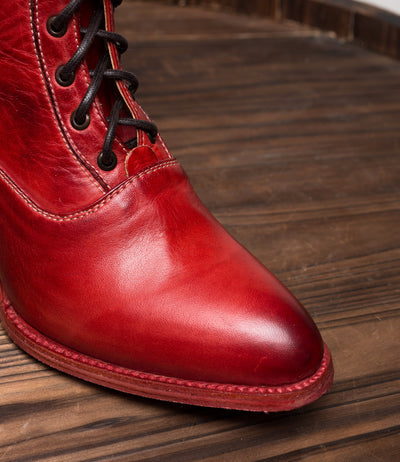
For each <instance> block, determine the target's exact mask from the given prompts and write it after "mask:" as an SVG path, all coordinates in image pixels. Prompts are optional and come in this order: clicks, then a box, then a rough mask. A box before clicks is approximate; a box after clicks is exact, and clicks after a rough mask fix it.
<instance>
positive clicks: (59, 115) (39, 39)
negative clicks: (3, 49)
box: [35, 0, 110, 193]
mask: <svg viewBox="0 0 400 462" xmlns="http://www.w3.org/2000/svg"><path fill="white" fill-rule="evenodd" d="M35 9H36V28H37V38H38V45H39V53H40V57H41V61H42V63H43V68H44V71H45V73H46V77H47V81H48V88H49V89H50V91H51V94H52V96H53V104H54V107H55V110H56V111H57V113H58V119H59V120H58V121H59V123H60V124H61V126H62V127H63V130H64V134H65V137H66V138H67V139H68V142H69V143H70V145H71V146H72V148H73V149H74V150H75V151H76V153H79V157H80V158H81V159H82V160H83V161H84V162H85V164H86V165H87V166H88V165H90V168H92V169H93V170H94V171H95V172H96V175H98V177H99V178H100V179H101V181H102V182H103V183H104V184H105V185H106V187H107V188H108V189H110V186H109V185H108V184H107V183H106V181H104V179H103V177H102V176H101V175H100V173H99V172H98V171H97V169H96V167H94V166H93V165H92V164H91V163H90V162H89V161H88V160H87V159H86V157H85V156H84V155H82V153H81V151H80V150H79V149H78V147H77V146H76V145H75V143H74V141H73V139H72V138H71V136H70V134H69V132H68V129H67V127H66V126H65V124H64V122H63V120H62V117H61V113H60V108H59V107H58V104H57V99H56V96H55V92H54V89H53V86H52V83H51V77H50V73H49V70H48V68H47V64H46V61H45V57H44V54H43V50H42V39H41V35H40V21H39V8H38V6H37V0H35ZM73 157H75V158H76V160H77V162H79V159H78V158H77V155H74V156H73ZM87 166H86V170H87V171H88V167H87ZM83 168H84V167H83ZM88 173H89V172H88ZM92 178H93V175H92ZM92 181H95V178H93V180H92ZM98 187H99V189H100V190H101V192H103V193H104V188H102V187H101V185H100V184H98Z"/></svg>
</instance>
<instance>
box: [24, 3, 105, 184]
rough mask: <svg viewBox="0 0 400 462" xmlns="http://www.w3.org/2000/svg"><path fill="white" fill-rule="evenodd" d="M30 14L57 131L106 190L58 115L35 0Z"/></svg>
mask: <svg viewBox="0 0 400 462" xmlns="http://www.w3.org/2000/svg"><path fill="white" fill-rule="evenodd" d="M30 14H31V31H32V38H33V45H34V49H35V54H36V57H37V60H38V63H39V68H40V70H41V77H42V81H43V83H44V85H45V89H46V91H45V93H46V95H47V97H48V100H49V102H50V106H51V107H52V109H53V112H52V116H53V119H54V121H55V123H56V126H57V128H58V131H59V132H60V134H61V136H62V138H63V139H64V142H65V144H66V146H67V148H68V150H69V151H70V152H71V154H72V155H73V158H74V159H75V160H76V161H77V162H78V164H79V165H80V166H81V168H82V170H83V171H84V172H85V174H86V175H87V176H88V177H89V178H90V181H91V182H92V183H93V184H94V185H96V187H97V188H98V189H100V191H101V192H102V193H104V192H108V191H110V189H111V187H110V186H109V185H108V184H107V183H106V181H105V180H104V179H103V178H102V176H101V175H100V173H99V172H98V171H97V170H96V168H95V167H93V166H92V165H91V164H90V162H89V161H88V160H87V159H86V158H85V157H84V156H83V155H82V154H81V153H80V151H79V149H78V148H77V146H76V145H75V143H74V141H73V140H72V138H71V136H70V135H69V133H68V129H67V127H66V126H65V125H64V122H63V121H62V118H61V116H60V113H59V112H60V111H59V108H58V104H57V102H56V97H55V93H54V89H53V87H52V84H51V79H50V74H49V71H48V69H47V65H46V62H45V59H44V54H43V50H42V41H41V35H40V29H39V26H40V21H39V8H38V4H37V0H31V12H30ZM35 19H36V21H35ZM78 153H79V154H78Z"/></svg>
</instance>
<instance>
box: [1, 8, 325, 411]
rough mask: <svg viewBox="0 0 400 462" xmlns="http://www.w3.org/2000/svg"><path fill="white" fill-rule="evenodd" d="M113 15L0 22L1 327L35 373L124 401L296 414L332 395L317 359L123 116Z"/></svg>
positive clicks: (281, 302)
mask: <svg viewBox="0 0 400 462" xmlns="http://www.w3.org/2000/svg"><path fill="white" fill-rule="evenodd" d="M119 3H121V1H120V0H119V1H118V0H112V1H111V0H104V1H101V0H70V1H69V0H19V1H18V2H5V3H4V4H3V5H2V7H1V10H0V23H1V28H0V42H1V44H2V46H1V51H0V70H1V72H0V109H1V114H2V117H1V121H0V138H1V140H2V142H1V146H0V210H1V213H0V281H1V310H0V311H1V319H2V323H3V326H4V328H5V329H6V330H7V332H8V334H9V335H10V337H11V338H12V339H13V340H14V342H15V343H16V344H17V345H19V346H20V347H21V348H22V349H24V350H25V351H27V352H28V353H30V354H31V355H32V356H34V357H35V358H37V359H39V360H40V361H43V362H44V363H46V364H49V365H50V366H53V367H55V368H57V369H59V370H61V371H64V372H67V373H69V374H72V375H74V376H77V377H80V378H82V379H85V380H88V381H90V382H94V383H97V384H101V385H104V386H108V387H111V388H115V389H118V390H122V391H125V392H128V393H134V394H138V395H142V396H147V397H152V398H158V399H164V400H170V401H177V402H181V403H189V404H196V405H203V406H213V407H224V408H234V409H245V410H255V411H278V410H287V409H292V408H296V407H299V406H302V405H304V404H307V403H310V402H312V401H313V400H315V399H316V398H318V397H319V396H320V395H322V394H323V393H325V392H326V391H327V389H328V388H329V386H330V384H331V381H332V376H333V369H332V362H331V358H330V355H329V351H328V349H327V348H326V346H324V344H323V342H322V340H321V337H320V334H319V332H318V330H317V328H316V326H315V324H314V323H313V321H312V320H311V318H310V316H309V315H308V314H307V313H306V311H305V310H304V308H303V307H302V306H301V305H300V303H299V302H298V301H297V300H296V298H295V297H294V296H293V295H292V294H291V293H290V292H289V291H288V290H287V289H286V288H285V287H284V286H283V285H282V284H281V283H280V282H279V281H278V280H277V279H276V278H275V277H274V276H273V275H272V274H271V273H270V272H269V271H268V270H267V269H266V268H265V267H264V266H263V265H262V264H261V263H259V262H258V261H257V260H256V259H255V258H254V257H253V256H252V255H250V254H249V253H248V252H247V251H246V250H245V249H244V248H243V247H242V246H241V245H240V244H238V243H237V242H236V241H235V240H234V239H233V238H232V237H231V236H230V235H229V234H227V232H226V231H225V230H224V229H223V228H222V227H221V226H220V224H219V223H218V222H217V221H216V220H215V219H214V218H213V217H212V216H211V215H210V213H209V212H208V211H207V210H206V209H205V207H204V206H203V205H202V204H201V202H200V201H199V199H198V198H197V196H196V194H195V193H194V191H193V189H192V188H191V186H190V183H189V181H188V179H187V177H186V175H185V173H184V172H183V170H182V168H181V167H180V166H179V163H178V162H177V161H176V160H175V159H174V158H173V157H172V156H171V155H170V153H169V152H168V150H167V148H166V147H165V145H164V143H163V141H162V139H161V137H160V136H159V134H158V130H157V127H156V126H155V125H154V124H153V123H152V122H151V121H150V120H149V119H148V117H147V116H146V114H145V113H144V112H143V110H142V109H141V107H140V106H139V105H138V104H137V103H136V102H135V100H134V98H133V96H132V95H133V94H134V93H135V90H136V88H137V81H136V78H135V77H134V75H132V74H130V73H128V72H126V71H123V70H121V69H120V65H119V56H120V54H121V53H122V52H123V51H124V50H125V49H126V46H127V44H126V41H125V39H124V38H123V37H122V36H120V35H118V34H117V33H115V32H114V28H113V27H114V26H113V10H114V8H115V7H116V6H118V4H119Z"/></svg>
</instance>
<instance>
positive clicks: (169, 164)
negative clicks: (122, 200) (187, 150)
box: [0, 159, 179, 222]
mask: <svg viewBox="0 0 400 462" xmlns="http://www.w3.org/2000/svg"><path fill="white" fill-rule="evenodd" d="M176 165H179V163H178V161H177V160H176V159H173V160H166V161H164V162H162V163H159V164H157V165H154V166H152V167H150V168H147V169H145V170H143V171H142V172H140V173H138V174H136V175H134V176H132V177H131V178H129V180H126V181H125V182H124V183H122V184H121V185H120V186H118V187H117V189H115V190H114V191H113V192H112V193H110V194H109V195H107V196H106V197H104V198H103V199H102V200H101V201H100V202H98V203H97V204H96V205H93V206H92V207H90V208H88V209H86V210H83V211H81V212H74V213H71V214H66V215H57V214H55V213H51V212H47V211H46V210H44V209H42V208H41V207H39V206H38V205H37V204H36V203H35V202H34V201H33V200H32V199H30V198H29V197H28V196H27V195H26V193H24V192H23V191H22V190H21V189H20V188H19V187H18V186H17V185H16V184H15V183H14V182H13V180H12V179H11V178H10V177H9V176H8V175H7V174H6V173H5V172H4V171H3V170H2V169H0V178H2V179H3V180H4V181H5V183H7V184H8V186H10V187H11V189H12V190H13V191H14V192H15V193H16V194H17V195H18V196H19V197H20V198H21V199H22V200H23V201H24V202H25V203H26V204H27V205H28V206H29V207H30V208H31V209H33V210H34V211H35V212H36V213H38V214H40V215H43V216H44V217H46V218H48V219H50V220H52V221H64V222H65V221H74V220H78V219H80V218H82V217H85V216H87V215H91V214H93V213H95V212H97V211H98V210H99V209H101V208H102V207H104V206H105V205H106V204H108V202H110V201H111V200H112V199H113V198H114V197H116V196H118V195H119V194H120V193H121V192H123V191H124V190H125V189H126V188H127V187H128V186H129V185H130V184H131V183H133V182H134V181H136V180H138V179H140V178H143V177H144V176H147V175H149V174H151V173H154V172H157V171H159V170H163V169H165V168H168V167H174V166H176Z"/></svg>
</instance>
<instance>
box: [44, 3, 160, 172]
mask: <svg viewBox="0 0 400 462" xmlns="http://www.w3.org/2000/svg"><path fill="white" fill-rule="evenodd" d="M83 1H84V0H71V1H70V2H69V3H68V5H67V6H66V7H65V8H64V9H63V10H62V11H61V12H60V13H59V14H58V15H57V16H52V17H51V18H49V20H48V23H47V28H48V31H49V33H50V34H51V35H53V36H55V37H62V36H63V35H64V34H65V32H66V30H67V27H68V22H69V20H70V18H71V17H72V16H73V15H74V14H75V12H76V11H77V10H78V8H79V7H80V5H81V4H82V2H83ZM121 2H122V0H112V3H113V5H114V7H117V6H118V5H120V4H121ZM103 22H104V11H103V6H102V4H101V2H99V5H98V7H97V8H96V9H95V11H94V13H93V15H92V17H91V20H90V23H89V26H88V27H87V28H81V30H80V32H81V34H82V37H83V38H82V41H81V43H80V45H79V47H78V49H77V50H76V52H75V53H74V55H73V56H72V57H71V59H70V60H69V61H68V62H67V63H66V64H64V65H63V66H61V67H59V68H58V69H57V72H56V80H57V82H58V83H59V84H60V85H63V86H69V85H71V84H72V83H73V81H74V79H75V72H76V69H77V68H78V66H79V64H80V63H81V62H82V61H83V60H84V58H85V56H86V53H87V52H88V50H89V49H90V47H91V45H92V43H93V41H94V39H95V38H96V37H98V38H100V39H102V40H103V41H105V42H112V43H113V44H114V45H115V46H116V48H117V50H118V52H119V54H120V55H121V54H122V53H124V52H125V51H126V50H127V48H128V42H127V40H126V39H125V37H123V36H122V35H120V34H117V33H115V32H109V31H106V30H103V29H101V27H102V25H103ZM89 75H90V78H91V81H90V84H89V86H88V89H87V91H86V94H85V96H84V97H83V98H82V101H81V102H80V104H79V106H78V108H77V109H76V110H75V111H74V112H73V113H72V115H71V123H72V126H73V127H74V128H75V129H77V130H84V129H85V128H87V127H88V125H89V123H90V117H89V109H90V107H91V106H92V104H93V101H94V99H95V97H96V94H97V92H98V91H99V88H100V86H101V83H102V81H103V79H104V78H106V79H112V80H114V81H117V80H121V81H124V82H127V84H128V89H129V91H130V93H131V95H132V97H133V98H134V94H135V92H136V90H137V88H138V80H137V78H136V76H135V75H134V74H132V73H131V72H127V71H124V70H121V69H112V66H111V60H110V56H109V53H108V50H107V46H106V44H105V45H104V53H103V55H102V56H101V57H100V59H99V61H98V63H97V66H96V69H95V70H91V71H89ZM118 95H119V93H118ZM124 105H125V102H124V100H123V98H122V96H120V95H119V96H118V97H116V101H115V103H114V105H113V107H112V109H111V113H110V117H108V118H107V122H108V129H107V133H106V136H105V139H104V144H103V150H102V152H101V153H100V155H99V157H98V159H97V163H98V165H99V167H100V168H101V169H102V170H106V171H108V170H112V169H113V168H114V167H115V166H116V164H117V158H116V156H115V154H114V153H113V151H112V146H113V142H114V139H115V132H116V129H117V125H129V126H132V127H135V128H136V129H137V130H142V131H144V132H146V133H147V136H148V138H149V140H150V142H151V143H154V142H155V140H156V137H157V133H158V130H157V127H156V125H155V124H154V123H152V122H149V121H147V120H141V119H134V118H120V117H119V115H120V113H121V110H122V109H123V107H124ZM125 145H126V147H127V148H128V149H133V148H134V147H135V146H136V145H137V138H133V139H131V140H129V141H126V142H125Z"/></svg>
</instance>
